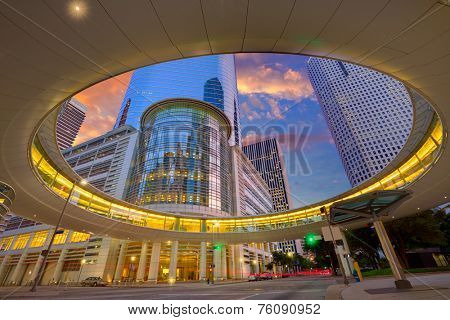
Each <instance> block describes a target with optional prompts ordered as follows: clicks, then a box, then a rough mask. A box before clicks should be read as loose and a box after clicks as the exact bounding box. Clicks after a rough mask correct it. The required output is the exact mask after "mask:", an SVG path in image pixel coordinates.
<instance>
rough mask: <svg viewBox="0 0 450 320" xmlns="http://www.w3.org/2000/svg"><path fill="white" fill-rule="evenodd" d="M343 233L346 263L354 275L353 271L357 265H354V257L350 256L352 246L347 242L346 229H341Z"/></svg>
mask: <svg viewBox="0 0 450 320" xmlns="http://www.w3.org/2000/svg"><path fill="white" fill-rule="evenodd" d="M341 234H342V242H343V244H344V247H343V250H344V252H345V254H344V255H345V257H344V258H345V261H344V262H345V264H346V265H347V267H348V269H349V270H350V273H351V274H352V275H353V271H354V270H355V267H354V266H353V258H352V257H351V256H350V247H349V246H348V243H347V238H346V237H345V233H344V231H342V230H341Z"/></svg>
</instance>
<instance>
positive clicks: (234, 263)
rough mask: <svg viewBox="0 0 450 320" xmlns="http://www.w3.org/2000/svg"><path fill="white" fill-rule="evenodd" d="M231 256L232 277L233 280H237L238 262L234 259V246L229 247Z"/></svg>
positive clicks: (230, 269) (230, 270)
mask: <svg viewBox="0 0 450 320" xmlns="http://www.w3.org/2000/svg"><path fill="white" fill-rule="evenodd" d="M228 248H229V251H228V252H229V254H230V268H229V272H230V277H231V279H236V261H235V259H234V246H232V245H231V246H229V247H228Z"/></svg>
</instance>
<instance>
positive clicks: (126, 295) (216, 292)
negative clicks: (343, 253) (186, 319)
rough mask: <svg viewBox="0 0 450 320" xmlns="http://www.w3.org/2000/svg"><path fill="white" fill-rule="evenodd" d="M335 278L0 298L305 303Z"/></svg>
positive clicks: (1, 294) (24, 291)
mask: <svg viewBox="0 0 450 320" xmlns="http://www.w3.org/2000/svg"><path fill="white" fill-rule="evenodd" d="M336 283H337V282H336V279H335V278H320V277H317V278H287V279H275V280H266V281H258V282H238V283H224V284H216V285H207V284H206V283H181V282H180V283H177V284H175V285H173V286H169V285H166V284H161V285H148V286H142V287H129V288H125V287H103V288H102V287H89V288H82V287H63V286H61V287H39V288H38V291H37V292H35V293H31V292H29V289H30V288H29V287H22V288H17V287H2V288H0V299H12V300H14V299H25V300H26V299H46V300H47V299H48V300H53V299H64V300H66V299H69V300H72V299H74V300H77V299H86V300H112V299H121V300H123V299H125V300H128V299H130V300H131V299H133V300H219V299H222V300H305V299H314V300H318V299H324V298H325V292H326V289H327V288H328V286H330V285H333V284H336Z"/></svg>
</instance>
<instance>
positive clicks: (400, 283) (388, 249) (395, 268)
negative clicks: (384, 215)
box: [373, 219, 412, 289]
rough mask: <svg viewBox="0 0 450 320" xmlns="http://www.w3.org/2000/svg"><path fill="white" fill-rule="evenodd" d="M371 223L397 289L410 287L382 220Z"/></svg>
mask: <svg viewBox="0 0 450 320" xmlns="http://www.w3.org/2000/svg"><path fill="white" fill-rule="evenodd" d="M373 225H374V226H375V230H376V232H377V235H378V239H379V240H380V243H381V247H382V248H383V252H384V255H385V256H386V258H387V259H388V261H389V266H390V267H391V270H392V274H393V275H394V278H395V286H396V287H397V288H398V289H407V288H411V287H412V286H411V283H410V282H409V281H408V280H407V279H406V277H405V273H404V272H403V268H402V266H401V265H400V262H399V260H398V258H397V255H396V254H395V251H394V248H393V247H392V243H391V241H390V240H389V237H388V234H387V232H386V229H385V228H384V225H383V222H382V221H381V220H378V219H377V220H375V221H374V222H373Z"/></svg>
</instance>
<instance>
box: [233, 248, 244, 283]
mask: <svg viewBox="0 0 450 320" xmlns="http://www.w3.org/2000/svg"><path fill="white" fill-rule="evenodd" d="M234 260H235V263H234V274H235V276H236V278H237V279H243V278H244V252H243V248H242V245H241V244H239V245H235V246H234Z"/></svg>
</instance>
